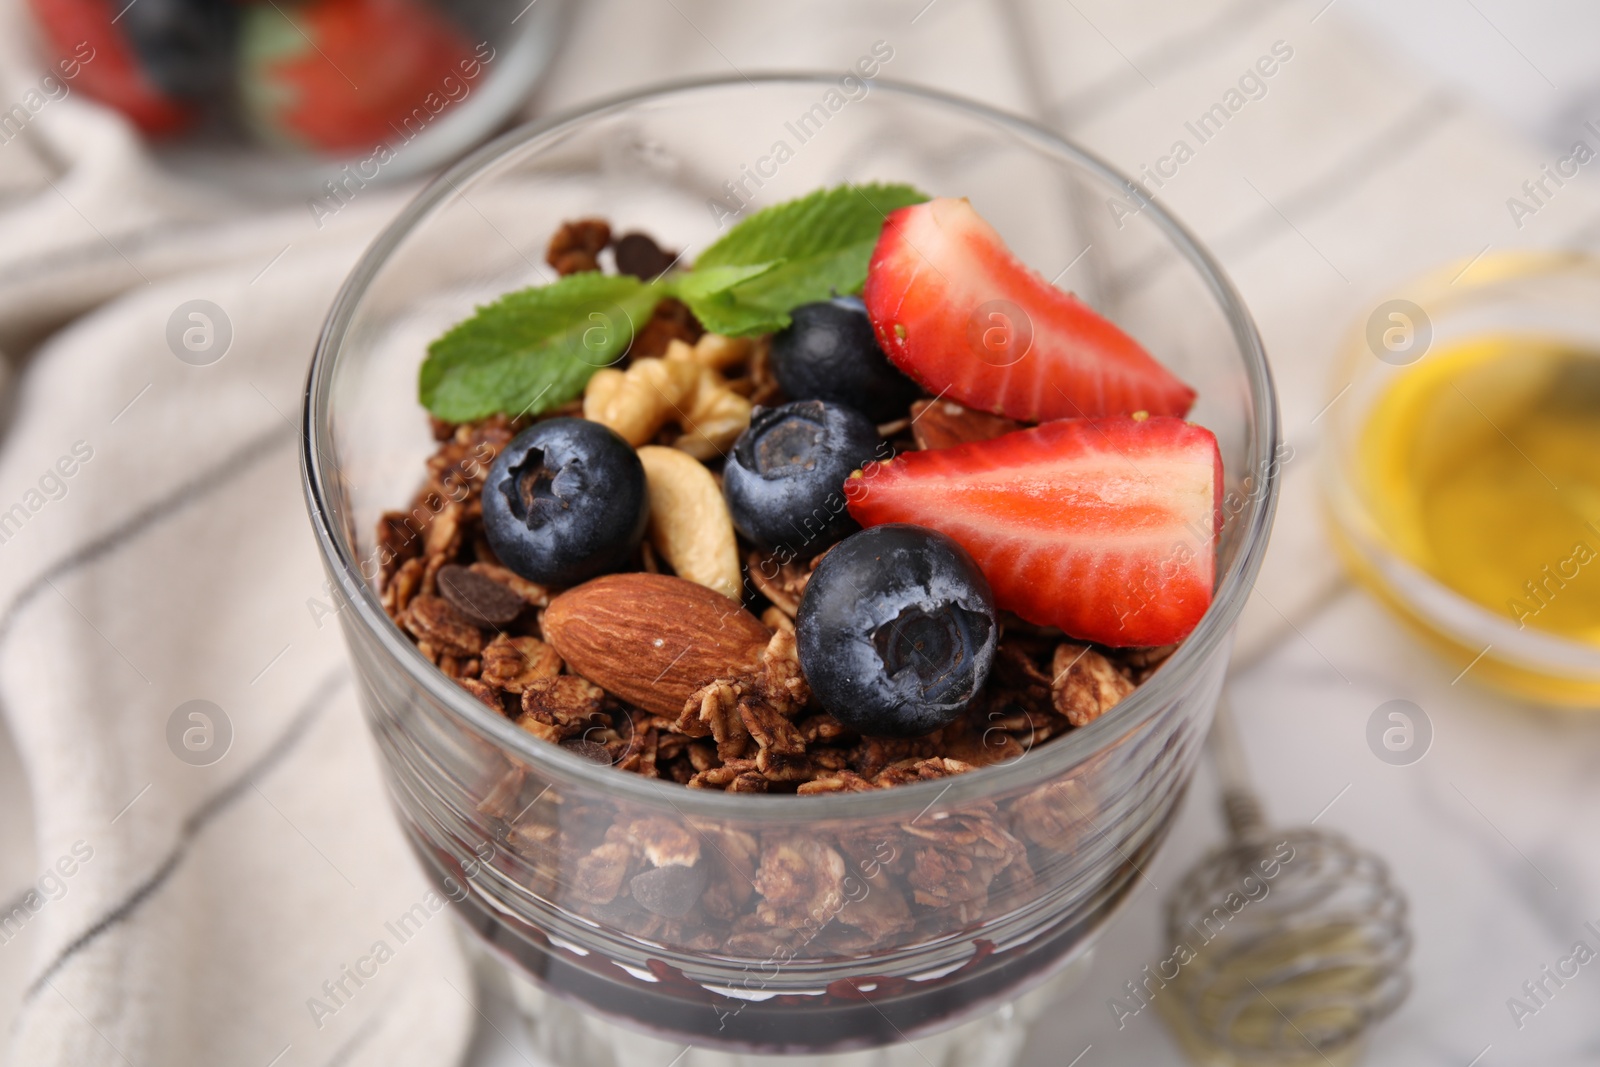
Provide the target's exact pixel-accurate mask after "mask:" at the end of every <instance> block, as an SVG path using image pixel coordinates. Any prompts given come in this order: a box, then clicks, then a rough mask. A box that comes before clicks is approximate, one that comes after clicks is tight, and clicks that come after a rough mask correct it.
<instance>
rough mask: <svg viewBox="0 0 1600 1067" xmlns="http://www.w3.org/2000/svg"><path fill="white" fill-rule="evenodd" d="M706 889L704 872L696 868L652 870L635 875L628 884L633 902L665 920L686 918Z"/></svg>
mask: <svg viewBox="0 0 1600 1067" xmlns="http://www.w3.org/2000/svg"><path fill="white" fill-rule="evenodd" d="M705 888H706V872H705V870H704V868H703V867H702V866H699V865H696V866H694V867H676V866H674V867H655V868H652V869H651V870H648V871H645V872H644V873H643V874H636V875H634V876H633V880H632V881H631V882H629V883H628V889H629V891H630V892H632V893H633V899H634V900H637V901H638V902H639V903H640V905H641V906H643V907H644V908H646V909H647V910H649V911H653V912H655V913H656V914H657V915H660V916H661V917H663V918H666V919H679V918H682V917H683V916H685V915H687V914H689V911H690V909H692V908H693V907H694V906H695V904H696V903H698V902H699V900H700V894H701V893H703V892H705Z"/></svg>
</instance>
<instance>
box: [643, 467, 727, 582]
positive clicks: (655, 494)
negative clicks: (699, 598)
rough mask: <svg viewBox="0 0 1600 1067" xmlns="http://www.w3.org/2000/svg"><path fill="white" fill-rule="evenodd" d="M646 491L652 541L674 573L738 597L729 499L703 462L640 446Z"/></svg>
mask: <svg viewBox="0 0 1600 1067" xmlns="http://www.w3.org/2000/svg"><path fill="white" fill-rule="evenodd" d="M639 462H641V463H643V464H644V476H645V481H646V484H647V486H648V489H649V493H650V532H649V537H650V543H651V544H652V545H654V546H655V548H656V551H657V552H659V553H660V554H661V556H662V558H664V559H665V560H666V561H667V562H668V563H670V564H672V569H673V570H675V571H677V572H678V577H680V578H683V579H686V580H688V581H691V582H696V583H698V584H700V585H703V586H705V587H706V588H708V589H714V590H716V591H717V592H719V593H721V594H723V595H724V596H728V597H732V598H733V599H735V600H738V599H739V573H740V572H739V548H738V544H737V542H736V541H735V540H734V536H733V519H732V518H731V517H730V516H729V515H728V505H727V504H726V503H725V502H724V501H723V499H722V490H721V489H720V488H718V486H717V480H716V478H714V477H712V474H711V472H710V471H709V470H707V469H706V467H705V465H704V464H703V463H701V462H700V461H699V460H697V459H695V458H694V457H693V456H691V455H689V454H688V453H687V452H683V451H681V450H679V449H676V448H664V447H662V446H660V445H645V446H644V447H643V448H641V449H639Z"/></svg>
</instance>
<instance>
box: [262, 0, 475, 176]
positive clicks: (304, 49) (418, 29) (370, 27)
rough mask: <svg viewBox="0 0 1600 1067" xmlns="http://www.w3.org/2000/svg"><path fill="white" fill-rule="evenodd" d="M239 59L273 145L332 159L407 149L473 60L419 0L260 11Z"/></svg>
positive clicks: (315, 1) (359, 0)
mask: <svg viewBox="0 0 1600 1067" xmlns="http://www.w3.org/2000/svg"><path fill="white" fill-rule="evenodd" d="M241 53H242V58H241V72H240V77H241V79H242V80H241V95H242V97H243V100H244V105H245V109H246V112H247V113H248V116H249V118H250V120H251V122H252V123H253V124H254V125H255V126H256V127H257V128H258V129H260V130H261V131H262V132H263V133H265V134H266V135H267V136H268V137H269V138H271V139H273V140H277V141H288V142H290V143H292V144H295V145H297V146H299V147H302V148H312V149H317V150H320V151H325V152H346V151H357V150H361V149H371V148H375V147H377V146H378V145H380V144H387V143H391V142H394V141H397V140H409V137H408V136H407V131H410V134H411V135H412V136H414V135H415V134H416V133H419V132H421V130H422V129H424V128H426V127H427V126H429V125H431V124H432V122H433V121H435V120H436V119H437V118H438V115H439V112H441V111H443V110H445V109H446V108H447V107H448V106H449V105H450V104H451V103H452V100H451V95H450V86H455V87H457V89H456V92H457V94H458V95H459V94H460V91H461V88H460V87H462V86H464V85H465V81H464V79H463V76H462V75H463V71H464V70H465V69H466V67H463V66H462V64H463V63H470V62H471V61H472V55H473V52H472V46H471V45H470V44H469V43H468V42H467V39H466V38H465V37H464V36H462V34H461V33H460V32H459V31H458V30H457V29H456V28H455V26H454V25H452V24H451V23H450V22H449V21H447V20H446V19H445V18H444V16H443V15H441V14H439V13H438V12H437V11H435V10H434V9H433V8H431V7H429V6H428V5H427V4H425V3H423V2H421V0H310V2H309V3H305V4H298V5H291V4H287V3H284V4H261V5H256V6H253V7H252V8H251V10H250V11H249V13H248V14H247V16H246V18H245V25H244V32H243V41H242V44H241ZM446 79H449V82H448V83H447V81H446Z"/></svg>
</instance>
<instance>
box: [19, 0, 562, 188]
mask: <svg viewBox="0 0 1600 1067" xmlns="http://www.w3.org/2000/svg"><path fill="white" fill-rule="evenodd" d="M27 7H28V9H29V11H30V13H31V15H32V21H33V25H34V28H35V30H36V31H37V32H36V34H35V37H36V49H37V52H38V56H39V59H40V61H41V63H42V65H43V66H44V68H45V70H46V72H47V73H46V78H48V79H54V83H55V84H65V85H66V86H67V87H68V88H73V89H79V90H81V91H82V92H83V93H84V94H85V95H87V96H89V97H92V98H93V99H95V100H98V101H99V102H100V103H102V104H105V105H106V106H108V107H110V108H112V109H113V110H116V111H118V112H120V113H121V114H122V115H123V116H124V117H126V118H127V119H128V120H129V121H130V122H131V123H132V124H133V125H134V126H135V128H137V129H138V130H139V132H140V133H141V134H143V135H144V136H145V137H146V138H147V139H149V140H150V141H151V143H152V144H153V145H155V146H156V148H157V150H158V151H157V155H158V157H159V158H160V159H161V160H162V162H163V163H165V164H167V165H168V166H169V167H171V168H173V169H174V170H176V171H178V172H179V173H182V174H184V175H187V176H191V177H194V178H196V179H200V180H204V181H207V182H210V183H220V184H223V185H226V186H229V187H231V188H235V189H239V190H242V191H246V192H251V193H256V194H259V195H264V196H292V195H302V194H304V193H306V192H309V191H316V190H321V191H323V192H325V193H327V194H328V195H330V196H332V197H334V202H333V203H330V207H331V208H334V209H336V207H337V201H338V200H340V199H343V198H345V197H348V196H350V195H353V193H354V192H355V191H356V190H357V189H359V188H361V187H362V186H364V185H366V184H367V183H369V182H373V181H394V180H400V179H404V178H408V177H412V176H415V175H418V174H423V173H427V172H429V171H433V170H436V169H437V168H439V167H440V166H442V165H444V164H445V163H447V162H449V161H450V160H452V159H455V158H456V157H458V156H460V155H461V154H462V153H464V152H465V151H467V150H468V149H470V148H471V147H472V146H473V145H475V144H477V143H479V142H480V141H482V140H483V139H484V138H486V137H488V136H489V135H490V134H492V133H493V132H494V131H495V130H496V129H497V128H499V127H500V126H502V125H503V124H504V123H505V122H506V121H507V120H508V119H509V118H511V116H512V115H513V114H514V112H515V111H516V109H517V108H518V107H519V106H520V105H521V104H522V103H523V102H524V101H526V100H527V98H528V96H529V95H530V94H531V92H532V90H533V87H534V85H535V84H536V83H537V81H538V79H539V76H540V75H541V74H542V73H543V72H544V70H545V68H546V67H547V66H548V64H549V61H550V57H551V54H552V52H553V50H554V48H555V45H556V44H557V42H558V39H559V36H560V34H561V31H562V29H563V26H564V20H565V13H566V12H565V9H566V0H537V2H534V3H529V2H527V0H132V2H130V0H28V3H27ZM47 88H48V86H47Z"/></svg>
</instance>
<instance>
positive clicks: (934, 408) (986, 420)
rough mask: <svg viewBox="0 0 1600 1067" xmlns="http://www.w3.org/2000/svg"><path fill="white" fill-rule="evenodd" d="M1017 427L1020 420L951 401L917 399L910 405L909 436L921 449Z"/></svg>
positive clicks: (978, 438)
mask: <svg viewBox="0 0 1600 1067" xmlns="http://www.w3.org/2000/svg"><path fill="white" fill-rule="evenodd" d="M1020 429H1022V423H1020V422H1017V421H1015V420H1013V419H1008V418H1006V417H1005V416H1004V415H992V414H990V413H989V412H987V411H977V410H974V409H973V408H969V407H965V406H964V405H961V404H958V403H956V402H955V401H954V400H918V401H916V402H915V403H913V404H912V405H911V437H912V440H914V441H916V442H917V447H918V448H920V449H923V450H924V451H926V450H927V449H930V448H950V447H951V446H952V445H964V444H968V443H969V442H972V441H987V440H989V439H991V438H994V437H999V436H1001V435H1002V434H1008V433H1011V432H1012V431H1013V430H1020Z"/></svg>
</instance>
